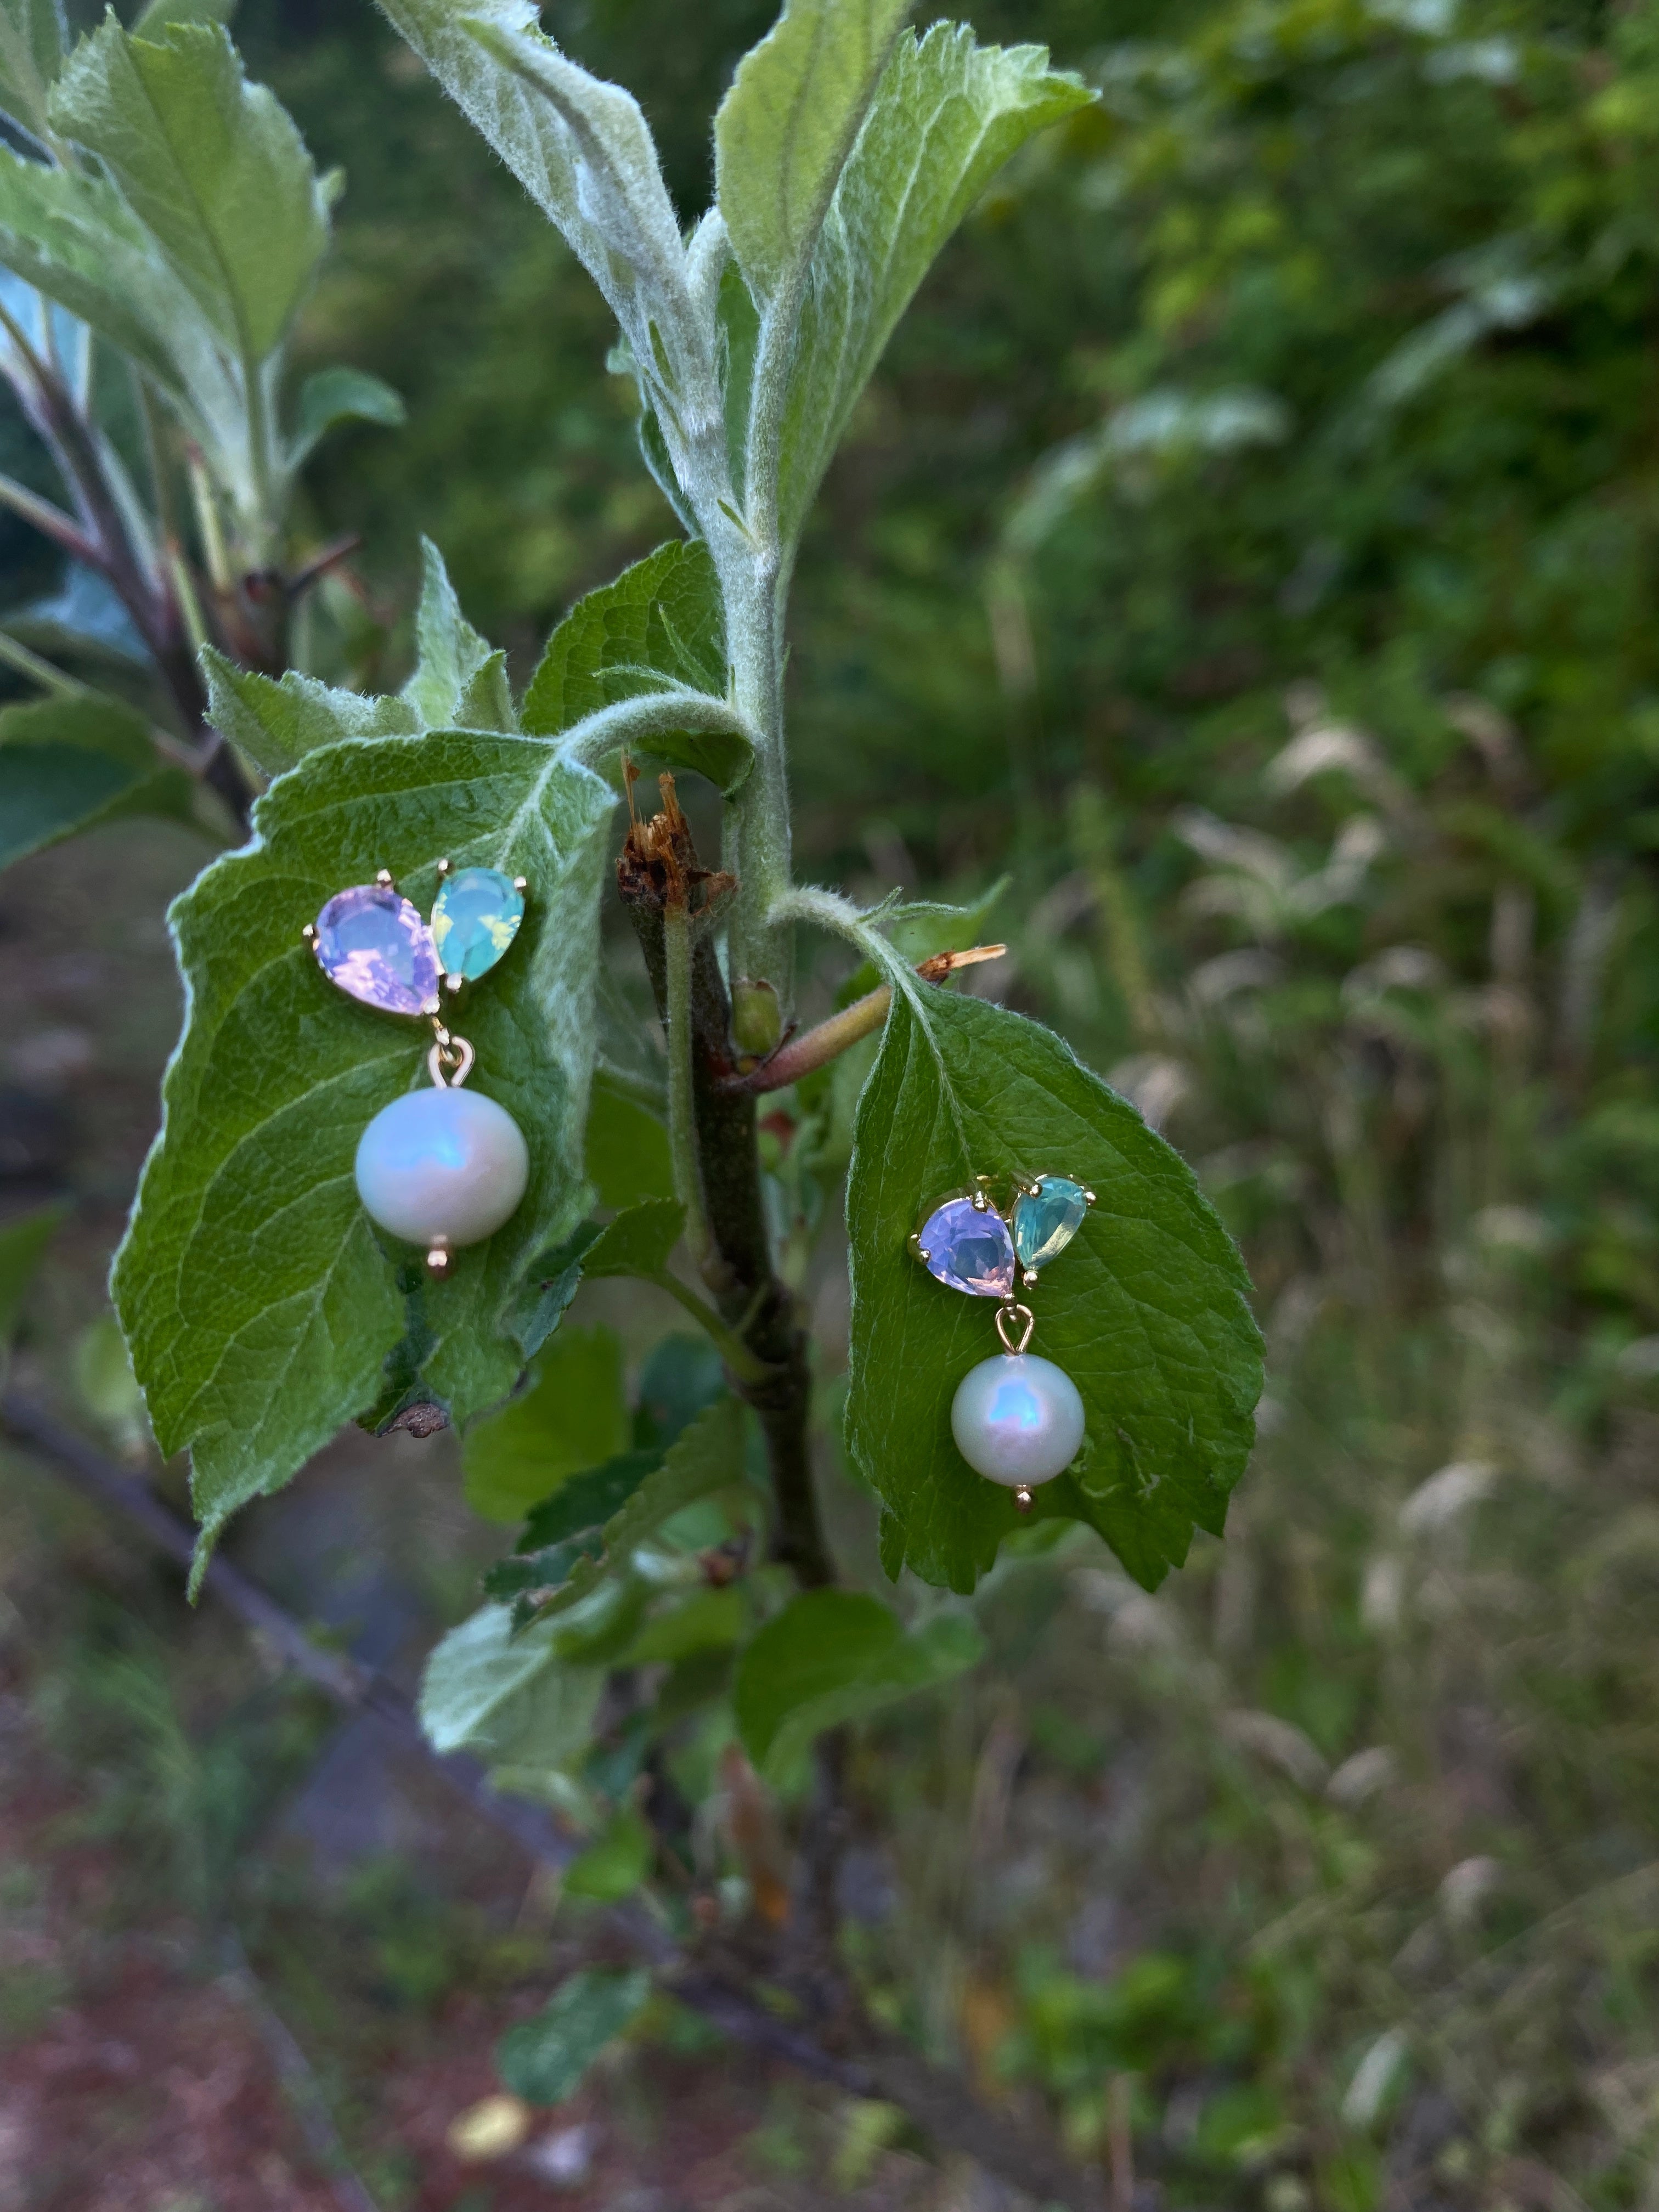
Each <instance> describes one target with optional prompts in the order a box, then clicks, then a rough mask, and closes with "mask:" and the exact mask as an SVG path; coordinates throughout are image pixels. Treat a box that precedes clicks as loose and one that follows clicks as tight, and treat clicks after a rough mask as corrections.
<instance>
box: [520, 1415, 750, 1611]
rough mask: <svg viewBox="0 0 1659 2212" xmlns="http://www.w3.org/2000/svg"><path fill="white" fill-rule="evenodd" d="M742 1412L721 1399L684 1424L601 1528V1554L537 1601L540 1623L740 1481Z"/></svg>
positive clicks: (578, 1562)
mask: <svg viewBox="0 0 1659 2212" xmlns="http://www.w3.org/2000/svg"><path fill="white" fill-rule="evenodd" d="M743 1480H744V1412H743V1407H742V1404H741V1402H740V1401H738V1399H736V1398H732V1397H722V1398H720V1400H718V1401H716V1403H715V1404H714V1405H712V1406H710V1407H708V1410H707V1411H706V1412H704V1413H699V1414H698V1415H697V1417H696V1419H695V1420H694V1421H690V1422H689V1423H688V1424H687V1425H686V1426H685V1427H684V1429H683V1430H682V1431H680V1433H679V1435H678V1437H676V1438H675V1439H674V1441H673V1443H671V1445H670V1446H669V1448H668V1449H667V1451H666V1452H665V1454H664V1455H663V1459H662V1464H661V1465H660V1466H659V1467H657V1468H653V1470H652V1471H651V1472H650V1473H649V1474H647V1476H646V1477H645V1479H644V1480H643V1481H642V1482H641V1483H640V1484H639V1485H638V1486H637V1487H636V1488H635V1490H634V1491H633V1492H631V1493H630V1494H629V1498H628V1501H627V1503H626V1504H624V1505H623V1507H622V1509H621V1510H620V1511H619V1512H617V1513H616V1514H614V1515H613V1516H611V1519H610V1520H609V1521H607V1522H605V1530H604V1535H605V1546H604V1549H603V1551H602V1552H601V1553H597V1554H594V1553H590V1554H588V1555H587V1556H586V1557H584V1558H581V1559H578V1560H576V1561H575V1562H574V1564H573V1565H572V1566H571V1568H570V1570H569V1575H568V1580H567V1581H566V1582H565V1583H563V1584H562V1586H560V1587H559V1588H558V1589H555V1590H553V1591H552V1592H551V1594H550V1595H549V1596H547V1597H545V1598H544V1599H543V1600H542V1601H541V1607H540V1610H541V1612H542V1613H543V1616H544V1618H550V1617H552V1616H555V1615H556V1614H558V1613H564V1612H566V1611H568V1609H569V1607H572V1606H574V1605H577V1604H580V1601H582V1600H583V1599H584V1598H586V1597H587V1596H588V1595H590V1594H591V1593H592V1591H593V1590H595V1589H598V1587H599V1583H601V1582H602V1581H603V1580H604V1578H605V1577H606V1576H607V1575H609V1574H612V1573H615V1572H617V1571H624V1572H625V1571H627V1569H628V1566H629V1563H630V1561H631V1560H632V1559H633V1555H634V1553H635V1552H636V1551H638V1549H639V1547H640V1546H641V1544H644V1543H647V1542H648V1541H650V1540H651V1538H652V1537H653V1536H654V1535H655V1534H657V1533H658V1531H659V1529H660V1528H662V1527H663V1526H664V1524H665V1522H669V1521H671V1520H672V1519H673V1517H674V1516H675V1515H676V1514H677V1513H680V1512H683V1511H684V1509H685V1508H686V1507H687V1506H688V1505H695V1504H696V1502H697V1500H698V1499H699V1498H711V1497H713V1496H714V1493H715V1492H716V1491H720V1490H727V1489H730V1488H731V1487H732V1486H733V1485H734V1484H736V1483H740V1482H742V1481H743Z"/></svg>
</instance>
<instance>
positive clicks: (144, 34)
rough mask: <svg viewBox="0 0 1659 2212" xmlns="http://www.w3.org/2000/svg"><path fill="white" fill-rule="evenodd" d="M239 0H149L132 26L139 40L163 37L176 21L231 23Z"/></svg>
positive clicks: (133, 33) (134, 35)
mask: <svg viewBox="0 0 1659 2212" xmlns="http://www.w3.org/2000/svg"><path fill="white" fill-rule="evenodd" d="M235 13H236V0H149V6H148V7H147V8H146V9H144V10H143V13H142V14H141V15H139V16H138V17H137V20H136V21H135V22H134V23H133V26H132V35H133V37H134V38H135V39H151V40H155V39H161V38H162V37H164V36H165V35H166V33H167V30H168V29H169V27H171V26H172V25H173V24H174V23H228V22H229V21H230V19H231V17H232V16H233V15H234V14H235Z"/></svg>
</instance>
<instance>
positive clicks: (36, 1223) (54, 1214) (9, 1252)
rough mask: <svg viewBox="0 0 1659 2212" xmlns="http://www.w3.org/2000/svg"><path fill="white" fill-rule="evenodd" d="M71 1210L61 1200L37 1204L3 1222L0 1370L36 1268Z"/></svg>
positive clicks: (0, 1232) (0, 1241)
mask: <svg viewBox="0 0 1659 2212" xmlns="http://www.w3.org/2000/svg"><path fill="white" fill-rule="evenodd" d="M68 1213H69V1208H68V1206H65V1205H64V1204H62V1203H61V1202H59V1203H58V1204H54V1205H52V1206H35V1207H33V1209H32V1210H31V1211H30V1212H27V1213H20V1214H18V1215H16V1216H15V1218H13V1219H12V1220H10V1221H8V1222H6V1223H4V1224H3V1225H0V1370H3V1362H4V1358H5V1354H6V1352H7V1351H8V1350H9V1347H10V1344H11V1340H12V1338H13V1337H14V1336H15V1334H17V1324H18V1322H20V1321H21V1319H22V1316H23V1302H24V1300H25V1299H26V1298H27V1296H28V1292H29V1286H30V1285H31V1284H32V1283H33V1280H34V1277H35V1273H36V1270H37V1269H38V1268H39V1267H40V1261H41V1260H42V1258H43V1257H44V1256H45V1254H46V1247H47V1245H48V1244H50V1243H51V1242H52V1238H53V1237H55V1236H56V1235H57V1234H58V1231H59V1230H60V1229H61V1228H62V1227H63V1225H64V1220H65V1218H67V1216H68Z"/></svg>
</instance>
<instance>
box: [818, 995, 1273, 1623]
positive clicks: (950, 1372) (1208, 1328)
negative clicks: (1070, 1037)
mask: <svg viewBox="0 0 1659 2212" xmlns="http://www.w3.org/2000/svg"><path fill="white" fill-rule="evenodd" d="M1011 1172H1012V1173H1019V1174H1023V1175H1025V1176H1035V1175H1041V1174H1043V1173H1048V1174H1051V1175H1064V1176H1074V1177H1076V1178H1077V1179H1078V1180H1079V1181H1080V1182H1084V1183H1085V1184H1086V1185H1088V1186H1089V1187H1090V1188H1091V1189H1093V1190H1094V1191H1095V1192H1096V1194H1097V1200H1098V1202H1097V1205H1096V1206H1094V1207H1093V1209H1092V1210H1091V1212H1090V1214H1089V1216H1088V1218H1087V1219H1086V1221H1085V1224H1084V1226H1083V1228H1082V1229H1081V1230H1080V1231H1079V1234H1078V1237H1077V1238H1076V1240H1075V1242H1074V1243H1073V1244H1071V1245H1070V1246H1069V1247H1068V1248H1067V1249H1066V1251H1065V1252H1064V1253H1062V1254H1061V1255H1060V1257H1059V1258H1058V1259H1056V1260H1055V1261H1054V1262H1053V1264H1052V1266H1051V1267H1045V1268H1044V1270H1043V1272H1042V1284H1041V1286H1040V1288H1039V1290H1038V1291H1036V1293H1035V1294H1034V1296H1033V1297H1032V1300H1031V1304H1032V1306H1033V1308H1034V1310H1035V1311H1036V1336H1035V1338H1034V1340H1033V1342H1032V1346H1031V1348H1032V1350H1033V1351H1034V1352H1038V1353H1040V1354H1042V1356H1043V1357H1044V1358H1048V1359H1052V1360H1054V1362H1055V1363H1056V1364H1058V1365H1059V1366H1060V1367H1062V1368H1064V1369H1065V1370H1066V1373H1067V1374H1068V1375H1069V1376H1071V1377H1072V1379H1073V1382H1074V1383H1076V1384H1077V1386H1078V1389H1079V1390H1080V1391H1081V1392H1082V1394H1083V1402H1084V1406H1085V1411H1086V1413H1087V1419H1088V1430H1087V1437H1086V1440H1085V1447H1084V1453H1083V1455H1082V1457H1081V1460H1080V1463H1079V1467H1078V1468H1075V1469H1073V1471H1072V1472H1071V1473H1069V1474H1063V1475H1061V1476H1060V1477H1059V1478H1058V1479H1057V1480H1054V1481H1053V1482H1049V1483H1046V1484H1044V1485H1043V1486H1042V1488H1041V1489H1039V1490H1038V1492H1036V1500H1037V1504H1036V1510H1037V1511H1038V1512H1039V1513H1040V1514H1059V1515H1063V1516H1069V1517H1071V1518H1073V1519H1076V1520H1079V1521H1086V1522H1089V1523H1090V1525H1091V1526H1092V1527H1093V1528H1097V1529H1098V1530H1099V1531H1100V1533H1101V1534H1102V1535H1103V1536H1104V1537H1105V1539H1106V1541H1108V1543H1109V1544H1110V1545H1111V1547H1112V1548H1113V1549H1114V1550H1115V1552H1116V1553H1117V1554H1118V1556H1119V1558H1120V1559H1121V1560H1122V1561H1123V1564H1124V1565H1125V1566H1126V1567H1127V1569H1128V1570H1129V1571H1130V1573H1131V1574H1133V1576H1135V1577H1136V1578H1137V1579H1138V1580H1139V1581H1140V1582H1142V1583H1145V1584H1146V1586H1147V1587H1148V1588H1149V1589H1151V1588H1153V1587H1155V1586H1156V1585H1157V1583H1158V1582H1159V1581H1160V1580H1161V1579H1162V1578H1163V1577H1164V1574H1165V1573H1166V1572H1167V1571H1168V1570H1169V1569H1170V1567H1172V1566H1179V1565H1181V1563H1182V1560H1183V1559H1185V1558H1186V1556H1187V1547H1188V1543H1189V1541H1190V1540H1191V1536H1192V1532H1193V1529H1194V1526H1196V1527H1198V1528H1207V1529H1209V1530H1211V1531H1212V1533H1214V1534H1219V1533H1220V1531H1221V1528H1222V1524H1223V1522H1224V1520H1225V1515H1226V1510H1227V1498H1228V1494H1229V1492H1231V1489H1232V1487H1233V1486H1234V1484H1235V1483H1236V1482H1237V1480H1238V1478H1239V1476H1240V1474H1242V1473H1243V1468H1244V1463H1245V1461H1246V1460H1247V1459H1248V1457H1249V1451H1250V1446H1251V1443H1252V1441H1253V1438H1254V1434H1255V1423H1254V1419H1253V1415H1254V1410H1255V1402H1256V1400H1257V1398H1258V1397H1259V1396H1260V1395H1261V1336H1260V1334H1259V1332H1258V1330H1257V1328H1256V1326H1255V1321H1254V1319H1253V1318H1252V1316H1251V1313H1250V1309H1249V1303H1248V1293H1249V1279H1248V1277H1247V1276H1246V1274H1245V1272H1244V1266H1243V1261H1241V1259H1240V1258H1239V1255H1238V1253H1237V1249H1236V1248H1235V1246H1234V1245H1233V1243H1232V1241H1231V1238H1230V1237H1228V1235H1227V1233H1226V1231H1225V1229H1224V1228H1223V1227H1222V1225H1221V1223H1220V1221H1219V1219H1218V1218H1217V1215H1216V1213H1215V1212H1214V1210H1213V1208H1212V1206H1211V1205H1210V1203H1209V1201H1208V1200H1207V1199H1206V1198H1205V1196H1204V1195H1203V1194H1202V1192H1201V1191H1200V1189H1199V1187H1198V1183H1197V1181H1196V1179H1195V1178H1194V1175H1193V1173H1192V1170H1190V1169H1189V1168H1188V1166H1187V1164H1186V1163H1185V1162H1184V1161H1183V1160H1182V1158H1180V1156H1179V1155H1178V1154H1177V1153H1176V1152H1173V1151H1172V1150H1171V1149H1170V1146H1168V1145H1166V1144H1165V1143H1164V1139H1162V1138H1161V1137H1158V1136H1156V1135H1154V1134H1153V1133H1152V1130H1150V1129H1149V1128H1148V1127H1146V1123H1145V1122H1144V1121H1142V1120H1141V1118H1140V1116H1139V1114H1138V1113H1136V1111H1135V1109H1133V1107H1132V1106H1130V1105H1128V1104H1127V1103H1125V1101H1124V1100H1122V1099H1121V1098H1120V1097H1117V1096H1116V1094H1115V1092H1113V1091H1109V1090H1108V1089H1107V1087H1106V1085H1104V1084H1103V1083H1102V1082H1101V1081H1100V1079H1098V1077H1097V1076H1094V1075H1091V1073H1089V1071H1088V1070H1087V1069H1086V1068H1085V1067H1082V1066H1079V1064H1078V1062H1077V1060H1075V1059H1074V1058H1073V1055H1072V1053H1071V1052H1070V1050H1069V1049H1068V1048H1067V1047H1066V1045H1065V1044H1063V1043H1062V1042H1060V1039H1059V1038H1058V1037H1056V1036H1053V1035H1052V1034H1051V1033H1050V1032H1049V1031H1048V1030H1044V1029H1042V1028H1040V1027H1039V1026H1038V1025H1037V1024H1036V1023H1035V1022H1029V1021H1026V1020H1025V1019H1024V1018H1022V1017H1021V1016H1019V1015H1018V1014H1012V1013H1009V1012H1006V1010H1005V1009H1003V1008H1002V1007H1000V1006H987V1004H986V1003H985V1002H984V1001H983V1000H978V999H970V998H967V997H963V996H958V995H957V994H954V993H952V992H949V991H945V990H941V989H939V988H936V987H933V986H931V985H928V984H925V983H915V984H913V985H912V986H911V987H909V989H908V991H906V992H903V993H897V994H895V1000H894V1005H893V1009H892V1012H891V1013H890V1016H889V1018H888V1023H887V1029H886V1033H885V1036H884V1039H883V1042H882V1048H881V1053H880V1056H879V1058H878V1060H877V1063H876V1066H875V1069H874V1071H873V1073H872V1075H871V1078H870V1080H869V1083H868V1085H866V1089H865V1092H864V1096H863V1097H862V1099H861V1100H860V1104H859V1112H858V1121H857V1127H856V1132H855V1139H854V1156H853V1165H852V1171H851V1176H850V1180H849V1182H848V1228H849V1231H850V1234H851V1239H852V1273H853V1328H852V1356H851V1373H850V1377H849V1395H848V1409H847V1433H848V1443H849V1444H850V1446H851V1449H852V1451H853V1455H854V1459H855V1461H856V1462H857V1464H858V1466H859V1467H860V1469H861V1470H862V1472H863V1474H865V1476H866V1479H867V1480H869V1481H870V1483H871V1484H872V1486H873V1487H874V1488H875V1489H876V1490H877V1491H878V1493H879V1494H880V1496H881V1498H882V1500H883V1502H884V1505H885V1507H886V1513H885V1515H884V1519H883V1524H882V1547H883V1548H882V1557H883V1560H884V1564H885V1565H886V1567H887V1570H888V1572H889V1573H890V1574H891V1575H893V1576H895V1577H896V1575H897V1574H898V1572H899V1570H900V1568H901V1567H902V1566H907V1565H908V1566H909V1567H911V1568H912V1569H913V1570H914V1571H915V1572H916V1573H917V1574H919V1575H921V1577H923V1578H924V1579H925V1580H927V1581H928V1582H932V1583H947V1584H949V1586H950V1587H951V1589H958V1590H969V1589H972V1588H973V1586H974V1584H975V1581H976V1580H977V1578H978V1577H979V1576H980V1575H981V1574H982V1573H983V1572H984V1571H985V1570H986V1569H987V1567H988V1566H989V1565H991V1563H992V1561H993V1560H994V1558H995V1556H996V1550H997V1546H998V1544H999V1542H1000V1540H1001V1539H1002V1537H1003V1536H1005V1535H1006V1534H1009V1532H1010V1531H1011V1530H1012V1529H1013V1528H1015V1527H1016V1526H1017V1525H1018V1514H1017V1512H1016V1510H1015V1507H1014V1504H1013V1500H1012V1498H1011V1496H1010V1494H1009V1493H1008V1492H1007V1491H1006V1490H1002V1489H1000V1488H999V1487H998V1486H996V1485H995V1484H994V1483H990V1482H986V1481H983V1480H981V1478H980V1477H979V1476H978V1475H976V1474H974V1473H973V1471H972V1470H971V1468H969V1467H968V1465H967V1464H966V1462H964V1461H963V1458H962V1457H961V1455H960V1454H959V1453H958V1452H957V1448H956V1445H955V1443H954V1442H953V1440H952V1438H951V1398H952V1397H953V1395H955V1392H956V1389H957V1384H958V1383H960V1382H961V1380H962V1378H963V1376H964V1375H965V1374H966V1373H967V1371H968V1370H969V1368H970V1367H972V1366H974V1365H975V1364H977V1363H978V1362H979V1361H981V1360H982V1359H986V1358H991V1357H993V1356H994V1355H998V1346H997V1340H996V1336H995V1334H994V1330H993V1328H992V1325H991V1323H992V1308H991V1305H990V1303H989V1301H987V1300H985V1299H981V1298H973V1297H963V1295H961V1294H960V1293H959V1292H957V1291H951V1290H948V1289H947V1288H945V1285H943V1284H941V1283H939V1282H936V1281H935V1280H934V1279H933V1277H932V1276H931V1275H929V1274H928V1273H927V1270H926V1269H925V1268H924V1267H921V1265H919V1263H918V1262H917V1261H915V1260H914V1259H912V1257H911V1256H910V1254H909V1251H908V1238H909V1237H910V1234H911V1232H912V1231H913V1230H915V1228H916V1226H917V1225H918V1221H919V1218H920V1216H921V1212H922V1211H923V1209H924V1208H925V1207H926V1206H928V1205H929V1204H931V1203H932V1202H933V1200H935V1199H936V1198H939V1197H942V1196H944V1195H945V1194H947V1193H949V1192H951V1191H952V1190H954V1189H959V1188H962V1187H963V1186H964V1185H965V1184H968V1183H969V1182H971V1180H972V1178H973V1176H975V1175H976V1174H979V1175H988V1176H1001V1175H1007V1174H1009V1173H1011Z"/></svg>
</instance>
